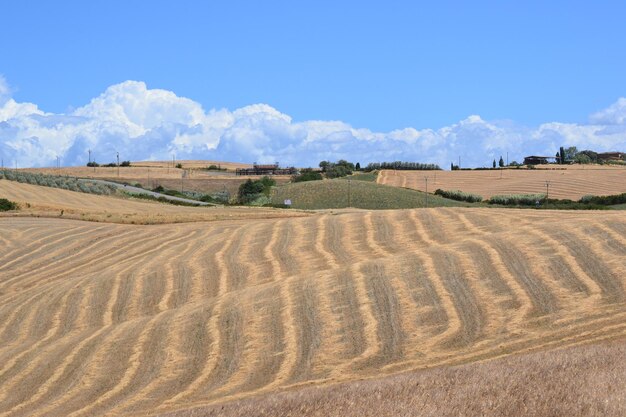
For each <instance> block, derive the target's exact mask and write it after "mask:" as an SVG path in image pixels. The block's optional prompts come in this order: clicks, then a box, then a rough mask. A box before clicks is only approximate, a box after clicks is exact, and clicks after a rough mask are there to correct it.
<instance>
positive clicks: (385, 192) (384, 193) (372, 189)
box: [271, 178, 468, 210]
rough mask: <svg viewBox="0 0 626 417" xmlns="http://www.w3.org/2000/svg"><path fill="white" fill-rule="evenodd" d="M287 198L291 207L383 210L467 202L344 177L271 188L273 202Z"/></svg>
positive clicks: (449, 205)
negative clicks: (349, 179)
mask: <svg viewBox="0 0 626 417" xmlns="http://www.w3.org/2000/svg"><path fill="white" fill-rule="evenodd" d="M287 199H289V200H291V202H292V207H293V208H296V209H306V210H320V209H337V208H346V207H353V208H360V209H369V210H384V209H406V208H420V207H462V206H467V205H468V204H465V203H460V202H458V201H454V200H449V199H446V198H442V197H439V196H436V195H430V194H429V195H426V194H425V193H422V192H418V191H414V190H406V189H401V188H398V187H389V186H385V185H380V184H376V183H375V182H369V181H355V180H352V181H348V180H347V179H343V178H342V179H334V180H323V181H307V182H298V183H291V184H285V185H282V186H279V187H275V188H274V189H273V190H272V195H271V201H272V203H273V204H282V203H283V202H284V201H285V200H287Z"/></svg>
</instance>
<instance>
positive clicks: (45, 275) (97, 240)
mask: <svg viewBox="0 0 626 417" xmlns="http://www.w3.org/2000/svg"><path fill="white" fill-rule="evenodd" d="M116 233H117V230H114V231H111V230H108V231H105V232H104V233H101V234H100V233H96V231H94V232H93V233H91V232H89V233H85V234H87V236H86V238H82V239H80V238H78V237H77V236H72V237H71V239H70V238H68V240H69V241H71V243H69V244H61V246H60V247H59V248H58V249H56V250H53V251H51V252H49V253H48V254H46V255H45V256H43V257H42V258H37V260H36V261H34V262H24V263H22V264H20V265H19V267H20V270H19V271H15V272H13V273H11V275H12V277H13V279H12V280H11V281H16V282H17V283H16V284H17V285H11V284H13V282H10V281H7V282H6V285H5V288H11V287H18V286H21V287H22V288H25V287H27V286H28V284H29V283H32V282H37V284H38V285H41V284H43V283H46V282H52V281H55V280H58V279H59V278H58V277H59V276H67V275H70V274H71V273H72V272H73V271H76V270H78V269H81V273H84V272H85V270H84V266H85V265H88V264H89V262H90V261H92V262H93V261H94V260H97V259H103V258H104V257H106V256H107V255H109V253H111V252H113V249H114V248H116V246H115V245H112V243H114V242H116V241H119V238H120V237H121V238H125V237H126V236H130V235H132V234H133V232H132V231H125V232H121V234H122V235H121V236H116ZM100 250H102V251H103V253H102V254H101V257H100V258H98V257H97V255H96V254H98V253H99V251H100ZM118 250H119V249H118ZM85 254H87V255H89V254H91V255H92V258H91V259H84V255H85ZM76 264H77V265H76ZM70 265H71V266H73V268H71V267H70ZM81 267H82V268H81Z"/></svg>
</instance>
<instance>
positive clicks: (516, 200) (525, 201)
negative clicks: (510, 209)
mask: <svg viewBox="0 0 626 417" xmlns="http://www.w3.org/2000/svg"><path fill="white" fill-rule="evenodd" d="M545 198H546V195H545V194H510V195H494V196H492V197H491V198H489V204H499V205H502V206H533V205H536V204H537V202H542V201H544V200H545Z"/></svg>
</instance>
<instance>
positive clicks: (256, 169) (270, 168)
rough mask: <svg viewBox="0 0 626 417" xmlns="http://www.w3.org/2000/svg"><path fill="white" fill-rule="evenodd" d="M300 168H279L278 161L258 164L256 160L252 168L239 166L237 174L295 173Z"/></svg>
mask: <svg viewBox="0 0 626 417" xmlns="http://www.w3.org/2000/svg"><path fill="white" fill-rule="evenodd" d="M297 173H298V170H297V169H295V168H294V167H288V168H279V167H278V163H276V164H271V165H258V164H257V163H256V162H255V163H254V164H253V165H252V168H237V169H236V170H235V174H236V175H295V174H297Z"/></svg>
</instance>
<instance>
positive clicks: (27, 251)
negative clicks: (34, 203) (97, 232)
mask: <svg viewBox="0 0 626 417" xmlns="http://www.w3.org/2000/svg"><path fill="white" fill-rule="evenodd" d="M55 229H60V230H59V231H58V232H55V233H52V234H50V232H49V230H48V229H43V230H46V231H47V232H48V233H46V234H44V237H40V236H39V235H36V236H29V237H28V243H27V244H25V245H24V246H19V247H18V250H17V251H13V252H10V253H7V254H6V258H7V260H6V261H4V262H3V263H2V264H0V265H1V266H0V272H2V276H4V277H10V276H12V274H11V275H9V274H8V271H11V270H12V268H11V266H12V265H14V264H18V263H19V262H21V261H23V260H25V259H26V260H31V259H32V258H34V257H37V256H39V255H40V254H45V253H46V252H47V251H48V250H49V248H50V247H56V246H58V243H59V242H66V241H72V240H73V239H75V238H76V236H77V235H78V236H79V235H84V234H88V233H90V232H91V231H92V229H91V227H89V226H87V225H85V226H76V225H72V226H70V227H55ZM77 231H79V232H78V233H77ZM5 274H6V275H5ZM0 284H2V285H4V284H5V281H4V280H3V281H0Z"/></svg>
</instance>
